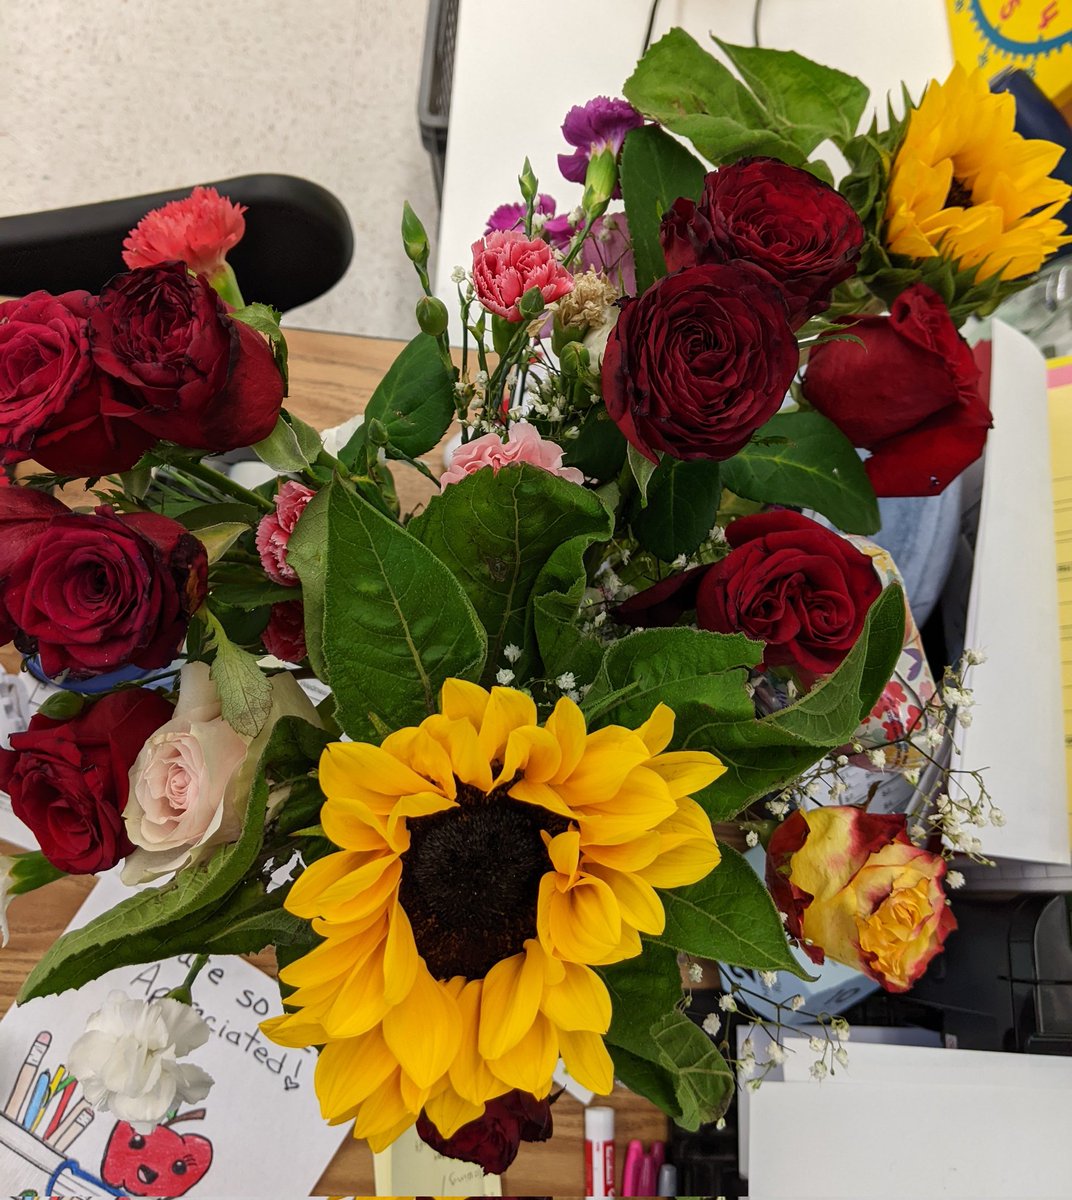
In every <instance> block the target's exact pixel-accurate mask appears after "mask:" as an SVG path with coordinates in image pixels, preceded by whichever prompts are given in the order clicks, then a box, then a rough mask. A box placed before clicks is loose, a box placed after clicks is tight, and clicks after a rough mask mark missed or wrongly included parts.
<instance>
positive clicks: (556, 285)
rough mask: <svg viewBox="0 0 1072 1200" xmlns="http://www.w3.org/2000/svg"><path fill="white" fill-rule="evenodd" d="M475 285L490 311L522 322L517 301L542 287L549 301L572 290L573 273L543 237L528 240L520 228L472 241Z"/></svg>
mask: <svg viewBox="0 0 1072 1200" xmlns="http://www.w3.org/2000/svg"><path fill="white" fill-rule="evenodd" d="M473 287H474V288H475V289H476V298H477V299H478V300H479V301H480V303H481V304H482V305H483V306H484V307H485V308H486V309H487V310H488V312H493V313H498V315H499V316H500V317H505V318H506V319H507V320H508V321H520V320H521V312H520V310H519V309H518V307H517V302H518V301H519V300H520V299H521V297H522V296H523V295H524V294H525V293H526V292H527V291H528V290H529V289H530V288H539V289H540V294H541V295H542V296H543V299H544V303H545V304H550V303H551V302H552V301H553V300H557V299H558V298H559V296H564V295H565V294H566V293H567V292H568V291H571V290H572V289H573V276H572V275H571V274H570V272H569V271H567V270H566V268H565V267H563V266H562V264H561V263H560V262H559V261H558V259H557V258H556V257H555V252H554V251H553V250H552V249H551V247H550V246H549V245H548V244H547V243H546V242H545V241H544V240H543V238H533V239H532V241H529V239H528V238H526V237H525V235H524V233H522V232H521V231H520V230H516V229H514V230H506V231H496V232H495V233H489V234H488V236H487V237H485V238H481V240H480V241H479V242H474V243H473Z"/></svg>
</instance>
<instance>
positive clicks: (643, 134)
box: [621, 125, 705, 295]
mask: <svg viewBox="0 0 1072 1200" xmlns="http://www.w3.org/2000/svg"><path fill="white" fill-rule="evenodd" d="M704 173H705V169H704V165H703V163H702V162H700V161H699V159H697V158H695V157H694V156H693V155H692V154H690V153H689V152H688V150H686V149H685V147H684V146H682V145H681V143H680V142H678V141H675V140H674V139H673V138H672V137H670V135H669V134H667V133H664V132H663V130H661V129H659V128H658V127H657V126H655V125H648V126H645V127H644V128H642V129H633V130H631V131H630V132H629V134H628V136H627V137H626V139H625V145H624V146H623V147H622V163H621V175H622V198H623V200H624V201H625V216H626V220H627V221H628V222H629V236H630V239H631V240H632V243H633V258H634V261H635V263H636V280H637V294H638V295H639V294H640V293H641V292H644V291H646V290H647V289H648V288H649V287H650V286H651V284H652V283H654V281H655V280H656V279H659V278H660V277H661V276H663V275H665V274H666V262H665V260H664V259H663V251H662V246H661V245H660V243H659V223H660V222H661V220H662V216H663V213H664V212H666V211H667V209H669V208H670V207H671V206H672V205H673V203H674V201H675V200H677V199H678V198H679V197H682V196H687V197H689V199H692V200H699V198H700V193H701V192H702V191H703V182H704Z"/></svg>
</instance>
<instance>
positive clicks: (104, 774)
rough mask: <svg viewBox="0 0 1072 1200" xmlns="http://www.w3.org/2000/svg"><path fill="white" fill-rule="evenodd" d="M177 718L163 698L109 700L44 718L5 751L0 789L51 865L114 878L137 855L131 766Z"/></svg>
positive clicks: (142, 693) (121, 695)
mask: <svg viewBox="0 0 1072 1200" xmlns="http://www.w3.org/2000/svg"><path fill="white" fill-rule="evenodd" d="M170 716H171V705H170V704H169V703H168V702H167V701H166V700H165V699H164V698H163V696H161V695H160V694H159V693H157V692H152V691H149V690H148V689H146V688H131V689H127V690H124V691H120V692H112V693H109V694H108V695H106V696H102V697H101V699H100V700H97V701H96V702H95V703H94V704H92V705H91V706H90V707H88V708H86V709H84V710H83V711H82V712H81V713H79V714H78V716H76V717H72V718H71V719H70V720H67V721H58V720H53V719H52V718H51V717H46V716H42V715H41V714H40V713H37V714H36V715H35V716H33V717H31V719H30V727H29V729H27V730H26V732H25V733H16V734H13V735H12V737H11V749H10V750H0V788H2V789H3V790H4V791H6V792H7V793H8V794H9V795H10V796H11V807H12V810H13V811H14V813H15V815H16V816H17V817H18V818H19V819H20V820H21V821H23V822H25V824H26V825H27V826H29V828H30V829H31V830H32V831H33V834H34V836H35V837H36V838H37V840H38V842H39V843H40V845H41V851H42V853H43V854H44V855H45V857H46V858H47V859H48V860H49V861H50V862H51V863H53V864H54V865H55V866H57V867H59V868H60V870H61V871H67V872H69V873H70V874H72V875H86V874H92V873H94V872H96V871H107V870H108V869H109V868H110V867H114V866H115V864H116V863H117V862H118V861H119V860H120V859H121V858H124V857H126V855H127V854H129V853H130V850H131V845H130V842H129V841H128V840H127V835H126V830H125V828H124V826H123V807H124V805H125V804H126V802H127V790H128V776H127V772H128V770H129V769H130V764H131V763H132V762H133V761H134V760H135V758H137V756H138V754H139V753H140V751H141V748H142V746H143V745H144V744H145V741H146V739H147V738H148V737H149V735H150V734H151V733H153V731H154V730H156V729H158V728H159V727H160V726H161V725H162V724H163V723H164V722H165V721H166V720H167V719H168V718H169V717H170Z"/></svg>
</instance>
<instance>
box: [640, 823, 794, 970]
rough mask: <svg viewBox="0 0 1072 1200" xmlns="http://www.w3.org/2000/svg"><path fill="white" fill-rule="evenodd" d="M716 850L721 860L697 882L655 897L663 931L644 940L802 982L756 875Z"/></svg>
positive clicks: (735, 857) (729, 852) (733, 856)
mask: <svg viewBox="0 0 1072 1200" xmlns="http://www.w3.org/2000/svg"><path fill="white" fill-rule="evenodd" d="M721 850H722V861H721V862H720V863H719V864H718V866H717V867H715V869H714V870H713V871H712V872H711V873H710V875H708V876H706V877H705V878H704V879H701V880H700V881H699V883H692V884H689V886H688V887H681V888H674V889H672V890H671V891H666V892H662V891H661V892H660V893H659V898H660V899H661V900H662V902H663V908H664V910H665V911H666V928H665V929H664V930H663V932H662V933H660V934H658V935H656V936H654V937H652V938H651V939H650V940H651V941H653V942H655V943H656V944H657V945H659V946H665V947H669V948H670V949H672V950H684V951H686V952H687V953H688V954H693V955H695V956H696V957H697V958H713V959H714V960H715V961H716V962H723V963H726V964H728V965H729V966H734V967H750V968H752V969H753V970H756V971H792V972H793V974H795V975H800V976H801V978H807V976H806V975H805V974H804V972H803V971H802V969H801V967H800V964H799V963H798V962H797V960H796V958H794V956H793V955H792V953H791V952H790V950H789V943H788V942H787V941H786V937H785V929H784V927H783V926H782V922H781V919H780V918H779V916H778V913H777V911H776V910H775V908H774V902H773V901H772V900H771V898H770V893H769V892H768V891H767V889H766V888H765V887H764V886H763V883H762V882H761V880H760V878H759V876H758V875H757V874H756V873H755V871H753V870H752V868H751V867H750V866H749V865H748V863H746V862H745V860H744V859H743V858H742V857H741V856H740V855H739V854H738V853H737V851H736V850H732V849H730V847H729V846H722V847H721Z"/></svg>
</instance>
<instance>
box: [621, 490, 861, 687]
mask: <svg viewBox="0 0 1072 1200" xmlns="http://www.w3.org/2000/svg"><path fill="white" fill-rule="evenodd" d="M726 540H727V541H728V542H729V544H730V546H731V547H733V549H732V550H731V551H730V553H729V554H727V555H726V557H725V558H723V559H721V560H720V561H719V562H716V563H712V564H711V565H710V566H705V567H695V568H693V570H691V571H683V572H681V573H680V574H678V575H672V576H670V577H669V578H668V579H664V580H662V581H661V582H660V583H657V584H655V585H654V586H653V587H650V588H647V589H645V590H644V591H642V592H639V593H637V595H635V596H632V597H630V598H629V599H628V600H626V601H625V602H624V603H623V604H621V605H620V606H619V607H618V610H617V616H618V619H619V620H621V621H623V622H624V623H626V624H629V625H639V626H644V627H651V626H660V625H672V624H674V623H675V622H676V621H677V620H678V619H679V618H680V617H682V616H683V615H684V614H685V613H686V612H688V611H689V610H690V609H693V608H695V610H696V623H697V625H698V626H699V627H700V628H701V629H707V630H710V631H711V632H713V633H743V634H745V636H746V637H750V638H753V639H755V640H756V641H759V642H763V643H765V645H766V649H765V650H764V653H763V661H764V663H765V664H766V665H767V666H768V667H774V666H790V667H794V668H795V669H796V670H797V671H798V673H800V674H801V676H802V677H803V679H804V681H805V682H810V681H811V680H812V679H813V678H814V677H815V676H816V675H825V674H827V673H829V672H830V671H833V670H834V668H835V667H837V666H838V664H839V663H840V662H841V660H842V659H843V658H844V657H845V655H846V654H848V652H849V651H850V650H851V649H852V648H853V646H854V645H855V644H856V639H857V638H858V637H859V636H860V631H861V630H862V629H863V625H864V621H865V619H866V617H867V612H868V609H869V608H870V607H871V605H872V604H873V603H874V601H875V600H876V599H877V598H878V595H879V593H880V592H881V591H882V584H881V583H880V581H879V578H878V575H877V574H876V573H875V568H874V565H873V564H872V561H871V559H870V558H868V556H867V555H866V554H864V553H862V552H861V551H860V550H857V549H856V547H855V546H854V545H853V544H852V543H851V542H849V541H847V540H846V539H845V538H842V537H839V536H838V535H837V534H836V533H831V532H830V530H829V529H825V528H824V527H823V526H822V525H819V524H818V523H817V522H815V521H812V520H810V519H809V518H808V517H803V516H801V515H800V514H799V513H795V512H789V511H776V512H767V513H757V514H756V515H755V516H751V517H738V519H737V520H736V521H731V522H730V524H729V525H728V526H727V527H726Z"/></svg>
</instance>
